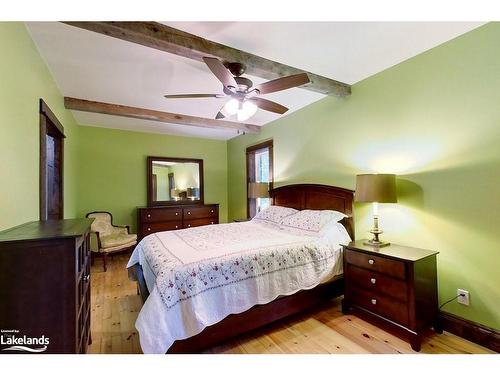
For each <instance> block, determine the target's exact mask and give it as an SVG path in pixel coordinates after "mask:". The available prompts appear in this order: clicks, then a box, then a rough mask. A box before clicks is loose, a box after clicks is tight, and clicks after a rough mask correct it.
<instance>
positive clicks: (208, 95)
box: [163, 94, 226, 99]
mask: <svg viewBox="0 0 500 375" xmlns="http://www.w3.org/2000/svg"><path fill="white" fill-rule="evenodd" d="M163 97H164V98H167V99H190V98H225V97H226V95H224V94H174V95H163Z"/></svg>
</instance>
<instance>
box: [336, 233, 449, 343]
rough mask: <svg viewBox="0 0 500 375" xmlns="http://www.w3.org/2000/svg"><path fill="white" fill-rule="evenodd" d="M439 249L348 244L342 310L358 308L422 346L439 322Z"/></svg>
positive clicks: (345, 251) (356, 310) (345, 258)
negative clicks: (437, 268)
mask: <svg viewBox="0 0 500 375" xmlns="http://www.w3.org/2000/svg"><path fill="white" fill-rule="evenodd" d="M437 254H438V252H436V251H430V250H424V249H417V248H413V247H407V246H399V245H389V246H387V247H383V248H373V247H371V246H367V245H364V244H363V241H354V242H351V243H349V244H348V245H346V246H344V279H345V292H344V300H343V301H342V311H343V312H344V313H345V314H347V313H351V312H352V313H355V314H358V315H360V316H361V317H363V318H367V319H368V320H373V321H374V322H375V323H380V324H382V325H383V326H384V327H387V328H389V329H392V330H395V331H397V332H399V333H400V334H401V335H403V336H404V337H406V338H407V339H409V341H410V343H411V347H412V348H413V350H416V351H419V350H420V345H421V338H422V333H423V331H424V330H425V329H426V328H428V327H429V326H431V325H433V326H434V328H435V329H436V331H438V332H441V329H440V327H439V326H438V295H437V271H436V258H437Z"/></svg>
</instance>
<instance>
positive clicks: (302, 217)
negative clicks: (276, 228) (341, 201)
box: [280, 210, 347, 233]
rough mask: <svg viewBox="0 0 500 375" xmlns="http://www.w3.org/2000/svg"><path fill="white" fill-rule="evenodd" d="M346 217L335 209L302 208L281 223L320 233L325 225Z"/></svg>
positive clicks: (289, 226) (284, 225)
mask: <svg viewBox="0 0 500 375" xmlns="http://www.w3.org/2000/svg"><path fill="white" fill-rule="evenodd" d="M345 217H347V215H344V214H343V213H342V212H339V211H333V210H302V211H299V212H297V213H296V214H293V215H291V216H287V217H285V218H283V220H282V221H281V222H280V225H281V226H282V227H288V228H295V229H300V230H304V231H307V232H314V233H319V232H320V231H321V229H323V227H324V226H325V225H327V224H329V223H331V222H334V223H338V222H339V221H340V220H342V219H343V218H345Z"/></svg>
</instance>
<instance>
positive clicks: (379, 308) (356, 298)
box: [350, 288, 408, 325]
mask: <svg viewBox="0 0 500 375" xmlns="http://www.w3.org/2000/svg"><path fill="white" fill-rule="evenodd" d="M350 299H351V303H352V304H353V305H358V306H360V307H362V308H364V309H366V310H368V311H371V312H373V313H375V314H377V315H380V316H382V317H384V318H388V319H390V320H392V321H394V322H396V323H399V324H402V325H408V306H407V304H405V303H403V302H400V301H398V300H396V299H392V298H389V297H385V296H383V295H380V294H378V293H372V292H369V291H366V290H362V289H358V288H353V289H352V290H351V294H350Z"/></svg>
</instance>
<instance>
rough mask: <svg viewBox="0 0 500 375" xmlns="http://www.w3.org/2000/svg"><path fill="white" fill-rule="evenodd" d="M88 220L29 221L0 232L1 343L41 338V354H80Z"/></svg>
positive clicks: (85, 330) (86, 338) (86, 317)
mask: <svg viewBox="0 0 500 375" xmlns="http://www.w3.org/2000/svg"><path fill="white" fill-rule="evenodd" d="M91 223H92V219H69V220H48V221H34V222H30V223H26V224H23V225H20V226H17V227H14V228H11V229H8V230H5V231H3V232H0V301H1V302H0V322H1V327H0V328H1V329H2V330H3V331H2V333H1V335H2V336H3V337H2V342H6V341H9V338H10V339H12V338H18V339H19V338H22V337H23V336H26V337H27V338H30V339H40V338H41V337H43V338H44V340H48V342H46V341H45V344H46V350H44V351H43V352H45V353H85V352H86V350H87V345H88V344H89V342H90V235H89V233H90V224H91ZM21 340H22V339H21ZM45 344H44V343H43V342H42V340H39V342H38V343H36V344H27V345H23V346H26V347H28V348H31V349H39V350H43V347H44V346H45ZM17 345H22V344H19V343H17ZM10 346H12V345H9V344H3V345H1V347H0V349H5V348H7V347H10ZM9 352H10V353H12V351H4V353H9Z"/></svg>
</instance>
